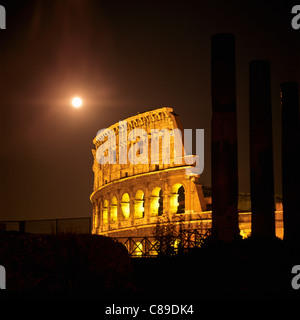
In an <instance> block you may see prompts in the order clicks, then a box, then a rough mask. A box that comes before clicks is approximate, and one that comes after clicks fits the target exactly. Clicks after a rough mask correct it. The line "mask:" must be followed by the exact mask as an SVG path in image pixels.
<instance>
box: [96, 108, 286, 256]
mask: <svg viewBox="0 0 300 320" xmlns="http://www.w3.org/2000/svg"><path fill="white" fill-rule="evenodd" d="M120 123H126V127H125V129H124V130H122V127H121V126H120ZM109 129H110V130H112V131H111V132H113V133H114V135H115V137H116V141H115V142H116V143H114V144H113V145H112V146H111V148H112V149H113V155H114V157H115V161H113V163H109V162H107V163H101V164H100V163H99V159H98V160H97V150H98V148H99V147H100V146H101V145H103V144H104V143H105V141H107V138H105V134H102V135H101V132H100V133H98V134H97V137H96V138H95V139H94V140H93V143H94V145H95V149H93V150H92V153H93V157H94V162H93V172H94V187H93V192H92V194H91V196H90V200H91V202H92V205H93V230H92V232H93V233H94V234H99V235H105V236H110V237H114V238H118V239H128V238H135V239H144V238H146V237H147V238H149V239H153V238H154V233H155V230H156V227H157V225H158V221H167V222H168V223H172V224H174V225H176V224H177V225H180V227H181V228H182V227H183V228H184V229H185V230H199V229H201V230H202V231H201V232H203V231H205V230H206V231H207V230H209V229H210V228H211V216H212V215H211V210H210V209H211V195H210V194H205V192H204V191H205V188H203V187H202V185H201V184H200V174H195V173H193V170H190V173H189V171H188V170H187V169H192V168H193V166H194V164H187V163H190V162H189V161H187V160H186V159H187V157H190V156H191V155H185V153H184V152H183V155H182V161H175V152H174V147H175V145H174V141H175V139H170V155H171V156H170V161H169V163H165V162H163V161H161V160H162V152H163V149H162V143H161V139H159V140H158V141H159V148H158V149H157V150H158V154H156V155H155V154H154V153H152V150H151V145H152V144H151V132H153V131H151V130H152V129H158V130H162V129H167V130H169V131H172V130H173V129H179V130H181V132H183V128H182V126H181V122H180V118H179V116H178V115H177V114H176V113H174V112H173V109H172V108H169V107H163V108H159V109H155V110H150V111H147V112H143V113H139V114H137V115H135V116H133V117H130V118H127V119H125V120H123V121H122V122H119V123H116V124H113V125H111V126H110V127H109ZM134 129H143V130H145V132H146V133H147V135H148V142H147V143H148V148H146V149H147V150H146V152H147V155H148V157H149V158H150V154H151V155H152V156H153V154H154V156H155V157H156V160H157V161H146V162H145V161H143V162H142V161H139V162H137V163H136V164H132V163H131V162H130V161H125V162H127V163H122V161H119V160H120V157H122V156H124V154H126V152H127V151H128V150H129V149H130V148H132V146H133V145H134V144H136V143H137V141H138V140H139V138H137V139H136V141H134V140H133V141H132V139H125V140H124V139H123V136H122V137H121V135H124V134H125V135H126V137H127V136H128V134H129V132H130V131H132V130H134ZM124 131H125V132H124ZM152 138H153V137H152ZM181 141H182V140H181ZM182 146H183V144H182ZM120 148H122V151H121V152H120ZM134 150H135V151H136V152H137V155H139V154H140V155H141V153H143V150H140V149H139V148H136V149H134ZM183 150H184V146H183ZM106 152H107V150H106ZM192 157H194V156H192ZM126 160H127V159H126ZM152 160H153V159H152ZM141 162H142V163H141ZM180 162H181V163H180ZM279 209H281V208H279ZM281 210H282V209H281ZM239 227H240V234H241V236H242V237H247V236H248V235H249V234H250V233H251V212H249V210H243V209H240V210H239ZM276 235H277V236H278V237H280V238H282V237H283V228H282V211H276ZM124 241H125V240H124ZM124 241H123V243H124ZM137 243H138V245H136V246H135V247H136V250H137V251H142V250H140V249H141V246H142V241H138V242H137ZM128 249H129V248H128Z"/></svg>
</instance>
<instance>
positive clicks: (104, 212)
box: [102, 200, 108, 224]
mask: <svg viewBox="0 0 300 320" xmlns="http://www.w3.org/2000/svg"><path fill="white" fill-rule="evenodd" d="M107 222H108V200H104V202H103V207H102V223H103V224H107Z"/></svg>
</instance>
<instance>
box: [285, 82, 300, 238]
mask: <svg viewBox="0 0 300 320" xmlns="http://www.w3.org/2000/svg"><path fill="white" fill-rule="evenodd" d="M281 105H282V196H283V221H284V239H285V240H288V241H290V242H294V243H296V242H298V243H299V240H300V199H299V195H300V167H299V165H300V157H299V150H300V129H299V96H298V83H297V82H286V83H282V84H281Z"/></svg>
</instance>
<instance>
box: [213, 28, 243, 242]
mask: <svg viewBox="0 0 300 320" xmlns="http://www.w3.org/2000/svg"><path fill="white" fill-rule="evenodd" d="M211 50H212V51H211V90H212V92H211V93H212V121H211V179H212V235H213V238H215V239H217V240H221V241H232V240H233V239H235V238H237V237H238V236H239V225H238V212H237V204H238V164H237V120H236V75H235V38H234V36H233V35H232V34H216V35H213V36H212V47H211Z"/></svg>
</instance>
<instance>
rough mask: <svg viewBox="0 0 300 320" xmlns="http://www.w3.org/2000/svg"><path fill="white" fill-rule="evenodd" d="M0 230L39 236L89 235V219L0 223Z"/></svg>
mask: <svg viewBox="0 0 300 320" xmlns="http://www.w3.org/2000/svg"><path fill="white" fill-rule="evenodd" d="M0 230H2V231H18V232H28V233H40V234H56V233H61V232H64V233H91V218H90V217H84V218H63V219H45V220H25V221H0Z"/></svg>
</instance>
